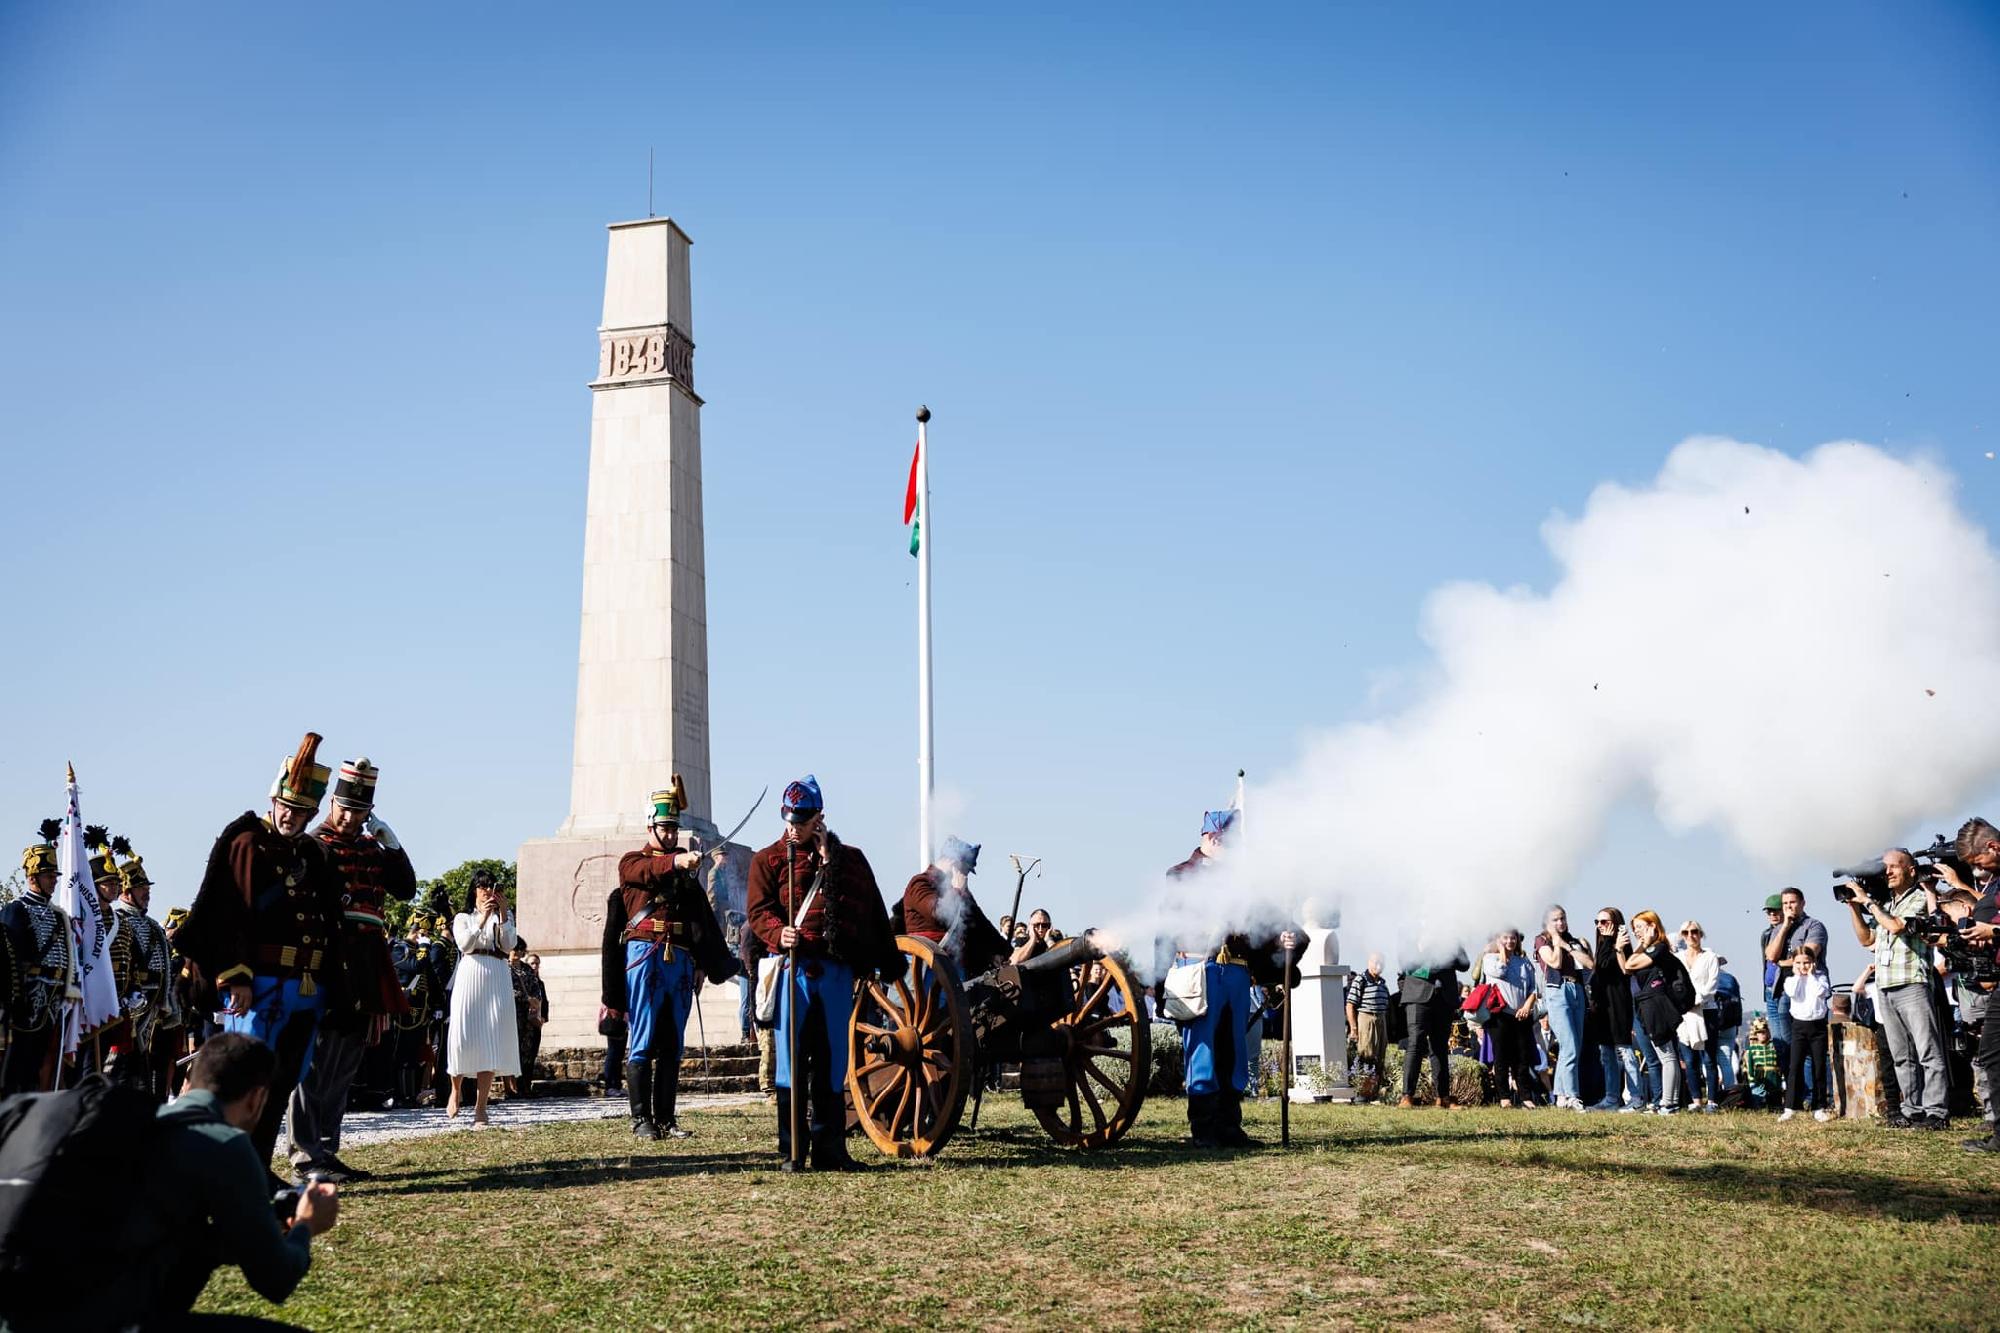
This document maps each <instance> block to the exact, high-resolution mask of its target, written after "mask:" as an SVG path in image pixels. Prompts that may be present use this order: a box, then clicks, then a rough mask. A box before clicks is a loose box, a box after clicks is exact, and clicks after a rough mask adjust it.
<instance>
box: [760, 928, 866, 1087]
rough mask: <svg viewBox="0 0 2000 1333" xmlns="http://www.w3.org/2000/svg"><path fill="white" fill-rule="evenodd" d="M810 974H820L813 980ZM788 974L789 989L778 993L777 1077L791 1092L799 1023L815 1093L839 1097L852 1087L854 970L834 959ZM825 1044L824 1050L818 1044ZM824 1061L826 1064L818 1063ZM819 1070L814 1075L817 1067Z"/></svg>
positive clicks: (808, 964)
mask: <svg viewBox="0 0 2000 1333" xmlns="http://www.w3.org/2000/svg"><path fill="white" fill-rule="evenodd" d="M807 968H812V969H813V970H814V971H817V972H818V973H819V975H818V976H811V975H809V974H808V973H807ZM793 972H794V969H793V968H791V967H787V968H786V969H785V973H786V976H785V988H784V989H783V990H782V991H780V992H779V993H778V1030H777V1032H776V1034H775V1035H776V1038H777V1048H778V1072H777V1078H776V1079H775V1082H776V1084H777V1086H779V1087H781V1088H790V1087H791V1086H792V1039H791V1032H792V1019H793V1015H795V1014H796V1015H797V1017H798V1022H799V1054H800V1055H801V1056H802V1057H803V1058H804V1060H805V1064H806V1068H807V1071H808V1074H809V1076H810V1077H811V1078H812V1081H813V1083H814V1085H815V1089H814V1090H815V1091H818V1092H819V1093H821V1094H822V1095H828V1094H829V1093H830V1094H831V1095H838V1094H839V1092H840V1090H841V1089H842V1088H845V1087H846V1086H847V1025H848V1021H849V1020H850V1019H851V1018H853V1016H854V969H853V968H851V967H849V966H848V965H847V964H845V963H842V962H837V961H835V960H833V959H831V958H820V959H814V960H810V961H807V962H803V963H801V965H800V966H799V967H798V968H797V969H796V973H797V974H796V975H793ZM822 1041H823V1042H824V1043H825V1045H824V1046H821V1045H820V1044H819V1043H821V1042H822ZM821 1055H824V1057H825V1059H824V1061H822V1060H821V1059H819V1057H820V1056H821ZM815 1065H820V1066H821V1068H819V1069H815V1068H814V1067H813V1066H815Z"/></svg>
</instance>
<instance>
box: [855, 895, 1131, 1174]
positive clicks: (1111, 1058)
mask: <svg viewBox="0 0 2000 1333" xmlns="http://www.w3.org/2000/svg"><path fill="white" fill-rule="evenodd" d="M896 946H897V948H898V949H899V950H901V952H902V954H903V957H904V960H905V966H904V969H903V974H902V976H900V977H898V978H896V979H895V980H893V981H886V982H883V981H870V982H868V983H866V984H865V985H864V986H863V987H862V991H861V994H860V996H859V998H858V1000H857V1003H856V1004H855V1006H854V1017H853V1019H852V1020H851V1021H850V1023H849V1025H848V1037H847V1041H848V1048H847V1050H848V1062H847V1070H848V1073H847V1092H848V1098H849V1102H850V1106H851V1110H852V1113H853V1116H854V1120H855V1122H856V1123H857V1124H858V1126H859V1127H860V1129H861V1130H862V1131H863V1132H864V1133H866V1134H867V1135H868V1138H869V1141H870V1142H872V1143H873V1144H874V1145H875V1146H876V1147H877V1148H878V1149H880V1150H881V1151H882V1152H883V1153H885V1154H887V1155H888V1156H890V1157H930V1156H934V1155H935V1154H937V1153H938V1152H939V1151H941V1150H942V1149H943V1148H944V1146H945V1144H946V1143H948V1142H950V1140H951V1136H952V1134H953V1133H954V1132H955V1131H956V1130H957V1129H958V1124H959V1120H960V1119H961V1118H962V1117H963V1115H964V1113H965V1102H966V1098H967V1097H968V1095H970V1094H971V1093H973V1091H974V1090H975V1088H977V1087H978V1086H979V1084H980V1081H981V1079H982V1078H983V1076H984V1072H985V1070H986V1069H988V1068H989V1067H991V1066H993V1065H995V1064H1002V1063H1007V1064H1012V1063H1018V1064H1019V1065H1020V1067H1021V1099H1022V1102H1023V1103H1024V1104H1025V1105H1026V1106H1027V1107H1028V1109H1029V1110H1031V1111H1033V1112H1034V1113H1035V1117H1036V1119H1038V1120H1040V1121H1041V1124H1042V1128H1043V1129H1045V1130H1047V1131H1048V1134H1049V1136H1050V1137H1051V1138H1053V1139H1054V1140H1055V1141H1056V1142H1057V1143H1060V1144H1062V1145H1064V1146H1065V1147H1072V1148H1083V1149H1095V1148H1105V1147H1109V1146H1110V1145H1111V1144H1113V1143H1116V1142H1117V1141H1118V1139H1119V1138H1120V1137H1121V1136H1122V1135H1123V1134H1124V1133H1125V1131H1126V1130H1128V1129H1130V1128H1131V1127H1132V1125H1133V1122H1134V1121H1136V1120H1137V1119H1138V1118H1139V1108H1140V1106H1142V1105H1143V1104H1144V1103H1145V1100H1146V1080H1147V1077H1148V1075H1149V1074H1150V1072H1151V1069H1152V1028H1151V1026H1150V1024H1149V1023H1148V1021H1147V1017H1146V1002H1145V996H1144V993H1143V991H1142V990H1141V989H1140V987H1139V985H1138V984H1137V982H1135V981H1134V980H1133V977H1132V973H1131V971H1130V970H1129V968H1128V967H1127V966H1126V964H1125V961H1124V960H1123V959H1122V958H1120V957H1118V956H1117V955H1115V954H1111V953H1107V952H1106V951H1105V950H1103V949H1102V948H1101V947H1099V944H1098V942H1097V940H1096V938H1095V936H1094V935H1093V934H1089V933H1086V934H1084V935H1081V936H1078V937H1076V938H1074V939H1070V940H1065V941H1064V942H1063V943H1062V944H1060V945H1058V946H1056V947H1055V948H1053V949H1050V950H1049V951H1048V952H1047V953H1044V954H1042V955H1041V956H1040V957H1037V958H1033V959H1030V960H1029V961H1027V962H1025V963H1020V964H1011V963H1010V964H1002V965H1001V966H998V967H995V968H994V969H992V970H991V971H989V972H986V973H983V974H982V975H980V976H978V977H975V978H973V979H971V980H970V981H967V980H964V979H962V978H961V977H960V976H959V971H958V967H957V965H956V964H954V963H953V962H952V960H951V958H950V957H949V956H948V955H947V954H946V953H945V952H944V950H943V949H942V948H941V947H940V946H938V945H936V944H933V943H932V942H931V941H929V940H927V939H924V938H922V937H921V936H915V935H900V936H898V937H897V939H896Z"/></svg>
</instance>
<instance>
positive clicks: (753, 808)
mask: <svg viewBox="0 0 2000 1333" xmlns="http://www.w3.org/2000/svg"><path fill="white" fill-rule="evenodd" d="M770 794H771V784H770V783H768V782H767V783H765V784H764V790H762V791H760V792H758V793H757V799H756V800H754V801H752V802H750V814H748V815H745V816H743V818H741V819H739V820H737V821H736V827H735V828H733V829H731V830H729V832H727V833H725V834H723V835H722V841H721V842H720V843H718V844H717V845H718V846H722V847H727V846H728V845H729V842H730V840H731V839H732V838H734V837H735V836H736V835H737V834H739V833H741V832H742V831H743V826H744V825H745V824H748V823H749V822H750V816H751V815H754V814H756V813H757V810H758V807H760V806H762V805H763V804H764V798H765V797H766V796H769V795H770Z"/></svg>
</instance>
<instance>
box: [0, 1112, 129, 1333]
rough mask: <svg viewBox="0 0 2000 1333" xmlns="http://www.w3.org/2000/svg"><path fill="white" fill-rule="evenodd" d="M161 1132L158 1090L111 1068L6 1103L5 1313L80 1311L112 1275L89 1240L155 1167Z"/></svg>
mask: <svg viewBox="0 0 2000 1333" xmlns="http://www.w3.org/2000/svg"><path fill="white" fill-rule="evenodd" d="M156 1132H157V1122H156V1121H155V1119H154V1107H153V1099H152V1097H151V1096H150V1095H149V1094H148V1093H147V1092H146V1091H145V1090H144V1089H142V1088H138V1087H134V1086H133V1085H131V1084H129V1083H113V1082H111V1081H110V1080H108V1079H106V1078H105V1077H104V1076H103V1075H101V1074H91V1075H88V1076H86V1077H85V1078H84V1079H83V1080H82V1081H81V1082H79V1083H78V1084H77V1085H76V1086H75V1087H74V1088H70V1089H67V1090H65V1091H63V1092H31V1093H23V1094H21V1095H19V1096H15V1097H9V1098H8V1099H7V1100H6V1101H4V1102H0V1293H4V1296H0V1307H4V1308H0V1316H4V1317H5V1318H7V1319H11V1320H13V1321H14V1322H16V1323H17V1324H19V1323H24V1322H32V1321H33V1320H34V1319H35V1317H36V1316H57V1315H62V1314H64V1313H65V1311H67V1312H69V1313H71V1314H74V1312H75V1309H76V1303H77V1300H78V1298H79V1293H80V1292H82V1291H83V1290H85V1289H86V1288H87V1286H88V1284H91V1283H97V1282H101V1281H102V1279H103V1270H102V1268H101V1261H102V1254H101V1253H100V1252H98V1251H97V1250H96V1249H95V1248H94V1245H93V1244H91V1243H89V1242H91V1241H92V1239H93V1238H98V1237H102V1236H103V1234H104V1223H105V1217H106V1213H107V1210H111V1211H113V1212H116V1211H118V1210H119V1209H120V1208H121V1206H122V1205H123V1204H124V1203H126V1202H127V1201H128V1200H129V1198H130V1195H131V1191H132V1186H133V1182H134V1181H136V1180H138V1179H140V1178H141V1177H142V1176H143V1175H144V1174H145V1166H146V1163H147V1162H148V1160H149V1159H150V1158H151V1156H152V1151H153V1143H154V1139H155V1137H156ZM45 1307H46V1308H45Z"/></svg>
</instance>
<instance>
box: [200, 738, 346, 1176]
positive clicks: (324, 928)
mask: <svg viewBox="0 0 2000 1333" xmlns="http://www.w3.org/2000/svg"><path fill="white" fill-rule="evenodd" d="M319 742H320V738H319V734H318V733H317V732H307V733H306V737H305V740H304V741H303V742H301V743H300V745H299V748H298V750H297V751H296V752H295V753H294V754H293V755H292V756H291V757H290V758H288V759H286V760H285V761H284V763H283V764H282V765H281V766H280V768H279V769H278V777H277V780H276V781H275V782H273V783H272V784H271V804H270V809H269V810H268V812H267V813H266V814H265V815H263V816H262V817H261V818H260V817H259V816H258V815H257V814H255V813H254V812H249V811H246V812H245V813H244V814H242V815H240V816H238V817H237V818H236V819H234V820H232V821H231V822H230V824H229V826H228V827H227V828H225V829H223V830H222V834H221V836H220V837H218V838H217V839H216V840H215V847H214V849H213V850H212V851H210V852H209V855H208V869H207V871H206V873H204V874H203V876H202V880H201V888H200V889H199V890H197V891H196V893H195V899H194V905H193V906H192V907H190V908H189V909H188V915H187V919H186V920H185V921H183V922H182V923H181V928H180V930H179V931H177V932H176V933H175V935H174V944H175V947H177V948H178V949H180V950H181V951H182V952H183V953H185V954H186V955H187V956H188V957H190V958H192V959H193V960H194V961H195V963H196V964H197V965H198V966H199V967H200V968H201V970H202V974H203V975H204V976H206V977H207V978H209V979H210V981H211V982H212V983H213V984H214V986H215V989H216V994H217V997H218V998H219V999H220V1000H221V1001H222V1002H223V1003H222V1009H223V1014H224V1018H223V1028H224V1030H226V1031H229V1032H242V1033H246V1034H248V1035H249V1036H252V1037H255V1038H257V1039H258V1040H259V1041H261V1042H263V1043H264V1044H265V1045H267V1046H269V1047H270V1048H271V1049H272V1050H273V1051H275V1052H277V1056H278V1067H277V1069H276V1071H275V1072H274V1073H273V1075H272V1078H271V1092H270V1096H269V1098H268V1100H267V1101H266V1103H265V1106H264V1114H263V1117H262V1119H260V1120H259V1121H258V1122H257V1126H256V1129H255V1130H254V1131H253V1132H252V1134H251V1136H250V1138H251V1143H252V1145H253V1146H254V1147H255V1148H256V1150H257V1152H258V1155H259V1160H260V1161H264V1162H267V1163H268V1162H269V1161H270V1160H271V1153H272V1150H273V1149H274V1148H275V1147H276V1146H277V1141H278V1128H279V1126H280V1124H282V1122H283V1121H284V1118H285V1108H286V1107H287V1106H288V1105H289V1104H290V1102H291V1099H292V1089H294V1088H296V1087H297V1086H298V1084H299V1080H300V1079H301V1078H302V1077H303V1076H304V1075H305V1073H306V1070H307V1069H308V1067H309V1066H310V1065H311V1063H312V1052H313V1039H314V1036H315V1034H316V1033H317V1032H318V1030H319V1020H320V1015H321V1014H322V1013H323V1012H324V1011H325V1008H326V1002H327V987H328V986H329V985H334V984H337V983H338V981H339V977H340V972H339V959H338V953H337V951H338V949H339V931H340V882H339V880H338V879H337V878H336V877H335V876H334V874H333V869H332V866H331V865H330V864H329V863H328V860H327V856H326V849H325V848H324V847H322V846H321V845H320V843H319V841H318V840H317V839H315V838H314V837H312V835H311V834H310V833H308V832H307V825H309V824H310V823H311V822H312V817H313V814H314V813H315V812H316V811H317V810H318V809H319V804H320V801H321V799H322V798H323V797H324V796H325V795H326V787H327V781H328V779H329V778H330V777H331V776H332V775H331V774H329V773H328V772H327V769H326V766H325V765H323V764H320V763H318V762H316V759H317V756H318V753H319Z"/></svg>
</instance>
